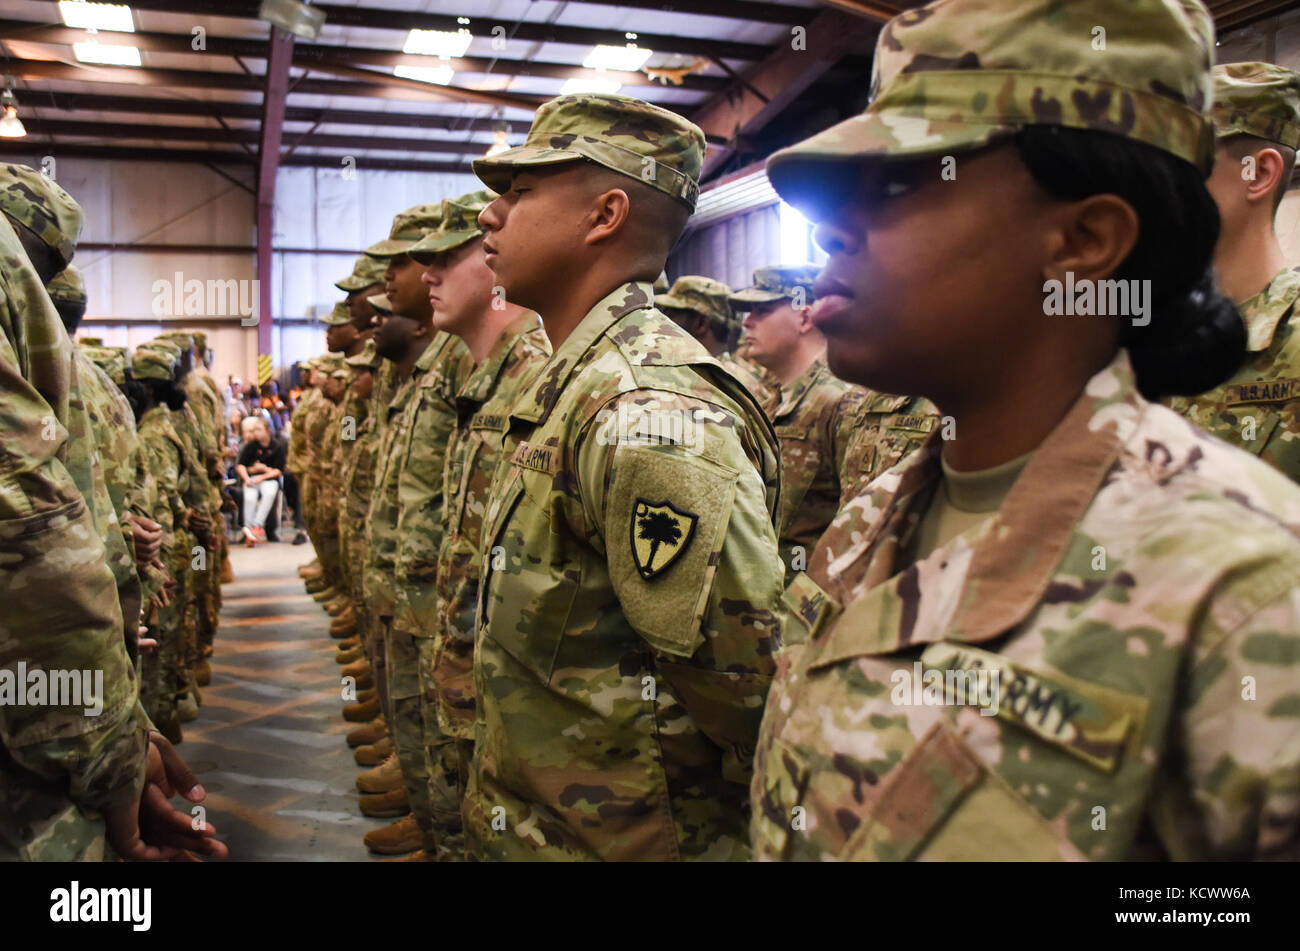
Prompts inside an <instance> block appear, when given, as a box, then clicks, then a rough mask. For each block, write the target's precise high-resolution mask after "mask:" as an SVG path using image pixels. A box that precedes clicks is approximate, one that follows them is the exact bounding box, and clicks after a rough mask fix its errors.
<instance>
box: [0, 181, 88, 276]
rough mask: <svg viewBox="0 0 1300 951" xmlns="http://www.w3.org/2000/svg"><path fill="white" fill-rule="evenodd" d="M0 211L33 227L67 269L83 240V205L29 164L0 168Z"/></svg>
mask: <svg viewBox="0 0 1300 951" xmlns="http://www.w3.org/2000/svg"><path fill="white" fill-rule="evenodd" d="M0 211H4V212H7V213H8V214H9V215H10V216H11V217H13V218H14V219H16V220H17V221H21V222H22V223H23V224H25V225H26V226H27V227H28V228H30V229H31V230H32V231H33V232H34V233H35V234H36V236H37V237H38V238H40V239H41V240H42V241H43V242H45V244H47V245H49V247H51V248H53V249H54V250H55V251H56V252H57V253H58V255H59V257H60V258H62V259H63V264H64V266H65V267H66V266H67V265H68V263H69V262H70V261H71V260H72V256H73V255H74V254H75V253H76V251H77V240H78V239H79V238H80V237H81V223H82V215H81V206H80V205H78V204H77V201H76V199H74V198H73V197H72V196H71V195H69V194H68V193H67V192H65V191H64V190H63V189H62V188H60V187H59V186H58V185H56V184H55V183H54V182H53V181H52V180H51V179H50V178H49V177H48V176H46V175H42V174H41V173H40V172H38V171H36V169H34V168H28V167H27V166H26V165H8V164H4V165H0Z"/></svg>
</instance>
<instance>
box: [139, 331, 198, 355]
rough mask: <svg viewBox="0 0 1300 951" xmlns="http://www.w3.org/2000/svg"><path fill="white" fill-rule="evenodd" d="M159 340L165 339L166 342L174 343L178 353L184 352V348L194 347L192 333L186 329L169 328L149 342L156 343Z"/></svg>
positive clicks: (191, 348) (190, 348)
mask: <svg viewBox="0 0 1300 951" xmlns="http://www.w3.org/2000/svg"><path fill="white" fill-rule="evenodd" d="M159 340H165V341H167V342H168V343H171V344H174V345H175V347H176V349H177V351H178V352H179V353H184V352H185V351H186V350H193V349H194V334H192V333H190V332H189V331H188V330H169V331H167V332H166V333H161V334H159V335H158V336H157V337H154V339H153V340H151V341H149V342H150V343H157V342H158V341H159Z"/></svg>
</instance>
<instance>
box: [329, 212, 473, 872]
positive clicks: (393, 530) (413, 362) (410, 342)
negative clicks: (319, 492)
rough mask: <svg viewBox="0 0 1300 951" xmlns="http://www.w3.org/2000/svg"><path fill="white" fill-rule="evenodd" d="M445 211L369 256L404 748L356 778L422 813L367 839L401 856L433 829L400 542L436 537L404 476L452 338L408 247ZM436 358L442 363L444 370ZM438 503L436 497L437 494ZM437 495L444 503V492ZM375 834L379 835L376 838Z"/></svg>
mask: <svg viewBox="0 0 1300 951" xmlns="http://www.w3.org/2000/svg"><path fill="white" fill-rule="evenodd" d="M441 213H442V206H441V205H440V204H428V205H416V206H414V207H412V208H408V209H407V210H406V211H403V212H401V213H400V214H398V215H397V216H396V217H395V218H394V219H393V226H392V229H391V231H390V232H389V237H388V238H387V239H386V240H384V241H380V242H379V243H377V244H375V245H372V246H371V247H369V248H367V249H366V254H369V255H370V256H372V257H376V258H382V259H384V260H386V261H387V262H388V266H387V268H386V269H385V271H384V279H385V294H384V295H382V299H374V298H372V299H371V303H372V304H376V305H378V307H382V309H383V310H387V311H390V312H389V313H387V314H384V315H383V317H382V319H381V320H380V321H379V322H378V326H377V328H376V330H375V336H374V340H375V349H376V351H377V352H378V353H379V355H380V356H381V357H383V358H384V359H385V360H389V361H391V362H392V370H391V390H386V392H385V393H384V394H382V395H381V397H380V398H381V399H384V398H387V399H388V402H387V403H383V402H376V404H375V409H376V411H377V416H376V426H377V427H378V428H379V437H378V442H377V444H376V451H375V472H374V495H373V498H372V501H371V506H370V512H369V515H368V517H367V519H366V572H365V577H364V579H363V586H364V590H365V598H366V608H367V610H369V611H370V612H371V618H370V619H368V620H367V624H369V623H370V620H373V621H374V634H373V638H374V646H375V648H376V649H378V650H382V652H383V661H382V666H383V671H382V676H383V679H384V683H385V687H384V691H383V693H382V694H381V698H382V703H383V704H384V705H385V709H384V711H383V712H384V714H385V719H386V721H387V724H388V732H389V734H390V735H391V736H392V738H393V742H394V745H395V747H396V752H395V753H394V755H393V756H391V757H389V758H388V759H386V760H384V762H383V763H381V764H380V765H379V766H377V767H375V768H374V769H373V770H370V771H368V772H366V773H362V774H361V775H360V776H359V777H358V778H357V788H358V789H360V790H361V792H363V793H367V794H370V795H369V796H368V797H366V798H363V800H362V811H363V812H366V813H367V814H368V815H382V814H384V813H387V814H389V815H401V814H402V813H403V812H404V811H405V806H406V805H407V804H409V808H410V810H411V813H412V815H413V817H414V818H413V819H412V820H411V821H408V822H406V823H402V824H400V825H399V824H396V823H395V824H394V825H392V826H388V827H386V828H384V829H377V830H375V831H374V832H372V833H370V834H369V835H368V836H367V844H368V845H370V844H371V843H372V842H373V843H374V844H376V845H381V846H382V847H384V848H386V849H387V850H389V851H390V853H393V854H395V853H396V852H399V851H405V852H410V851H414V850H416V849H419V848H421V847H422V846H423V845H424V844H425V841H426V837H427V836H428V835H430V834H431V831H432V828H433V820H432V817H431V814H430V810H429V783H428V771H427V769H426V768H425V756H424V726H423V720H422V718H421V714H420V684H419V673H418V670H417V663H418V659H417V655H416V650H415V642H414V636H413V635H412V634H411V632H410V631H409V630H404V631H401V632H396V631H395V630H394V619H395V616H396V615H397V613H398V611H399V609H400V608H401V606H402V605H401V599H402V596H403V589H402V586H401V585H400V584H399V581H400V580H402V579H401V578H400V577H399V572H400V571H402V568H401V567H400V566H399V561H398V559H399V556H400V551H399V549H400V546H401V545H402V544H405V543H406V542H408V541H412V542H416V543H422V544H428V540H427V539H410V540H408V539H406V538H402V537H400V534H399V533H400V519H401V518H402V514H403V509H402V498H401V494H402V493H401V490H402V484H401V480H402V478H403V469H404V468H405V467H404V463H405V461H406V454H407V453H409V451H410V449H411V446H412V445H413V444H414V443H413V440H412V439H411V436H410V426H411V425H412V424H413V423H414V422H415V418H414V416H413V414H412V412H410V411H408V410H409V409H410V407H411V406H412V404H417V405H418V404H422V403H423V401H424V398H425V397H426V396H428V395H431V394H426V393H424V392H422V391H420V392H417V391H418V390H420V386H421V383H422V381H423V377H424V376H425V374H427V373H430V372H433V373H434V376H433V377H431V379H432V380H433V382H434V383H435V384H437V385H438V386H444V385H445V382H444V381H442V380H441V379H440V377H441V369H442V364H441V362H440V361H437V360H434V359H433V358H435V357H440V356H441V354H442V352H443V351H444V350H445V349H446V343H447V339H448V338H447V336H446V335H445V334H438V332H437V331H436V330H435V329H434V327H433V323H432V319H431V318H432V310H431V308H430V306H429V297H428V295H427V294H426V293H425V290H424V284H423V283H422V282H421V281H420V277H421V275H422V274H423V273H424V268H423V267H422V266H421V265H420V264H419V263H418V262H417V261H415V260H414V259H412V258H411V257H410V256H409V255H408V254H407V251H409V250H410V248H411V247H412V246H413V245H414V244H415V243H416V242H417V241H419V240H420V239H421V238H423V237H424V236H425V235H427V234H428V233H429V232H431V231H433V230H434V229H435V228H436V227H437V226H438V221H439V219H440V217H441ZM431 348H432V352H430V350H431ZM426 354H428V356H426ZM417 363H419V368H418V370H417ZM434 363H437V367H436V368H435V367H434ZM418 445H419V446H420V448H421V455H422V454H423V452H424V451H425V448H426V447H427V452H428V453H430V454H433V455H436V457H437V472H438V478H439V480H441V473H442V454H443V452H444V451H445V447H446V438H445V434H444V437H443V439H442V442H441V443H440V444H438V445H433V444H431V443H428V442H423V441H422V442H420V443H419V444H418ZM427 463H428V459H427V457H426V458H424V459H423V460H422V464H423V465H424V467H425V468H427V467H428V466H427ZM417 468H419V467H418V466H417ZM421 471H423V470H421ZM427 477H428V478H431V476H427ZM429 501H430V502H431V503H432V502H433V501H434V500H432V499H430V500H429ZM437 501H438V502H439V503H440V499H439V500H437ZM435 540H436V539H435ZM375 675H376V680H378V678H379V675H380V671H379V670H375ZM379 710H380V703H379V702H371V703H368V704H357V705H354V706H353V707H350V708H347V709H345V710H344V714H343V715H344V717H345V718H346V719H349V720H353V721H357V722H360V721H363V720H370V719H372V718H373V717H374V716H375V715H376V714H377V713H378V712H379ZM380 833H382V835H380ZM376 837H378V839H379V840H380V841H375V840H376Z"/></svg>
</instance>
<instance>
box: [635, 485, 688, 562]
mask: <svg viewBox="0 0 1300 951" xmlns="http://www.w3.org/2000/svg"><path fill="white" fill-rule="evenodd" d="M698 521H699V517H698V516H696V515H694V514H692V513H690V512H683V511H681V510H680V509H677V508H675V507H674V506H673V505H672V504H671V503H670V502H668V501H666V500H665V501H660V502H649V501H647V500H645V499H641V498H638V499H637V500H636V505H635V506H633V508H632V561H633V563H634V564H635V565H636V569H637V571H638V572H640V574H641V577H642V578H644V579H645V580H646V581H651V580H653V579H654V578H657V577H659V576H660V575H661V574H663V573H664V571H666V570H667V569H668V567H669V566H670V565H672V564H673V562H675V561H676V560H677V559H678V557H679V556H680V555H681V554H682V552H684V551H686V548H687V546H689V545H690V543H691V539H692V537H693V536H694V534H695V523H696V522H698Z"/></svg>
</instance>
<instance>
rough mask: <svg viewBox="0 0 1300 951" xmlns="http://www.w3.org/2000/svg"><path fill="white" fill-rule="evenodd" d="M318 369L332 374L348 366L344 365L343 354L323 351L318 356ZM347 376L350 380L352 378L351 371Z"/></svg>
mask: <svg viewBox="0 0 1300 951" xmlns="http://www.w3.org/2000/svg"><path fill="white" fill-rule="evenodd" d="M316 369H318V370H320V372H321V373H326V374H331V375H332V374H333V373H334V372H335V371H336V370H345V369H347V367H345V366H344V365H343V355H342V354H340V353H322V354H321V355H320V356H319V357H317V358H316ZM347 378H348V379H349V380H350V379H352V374H351V372H349V373H348V375H347Z"/></svg>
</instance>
